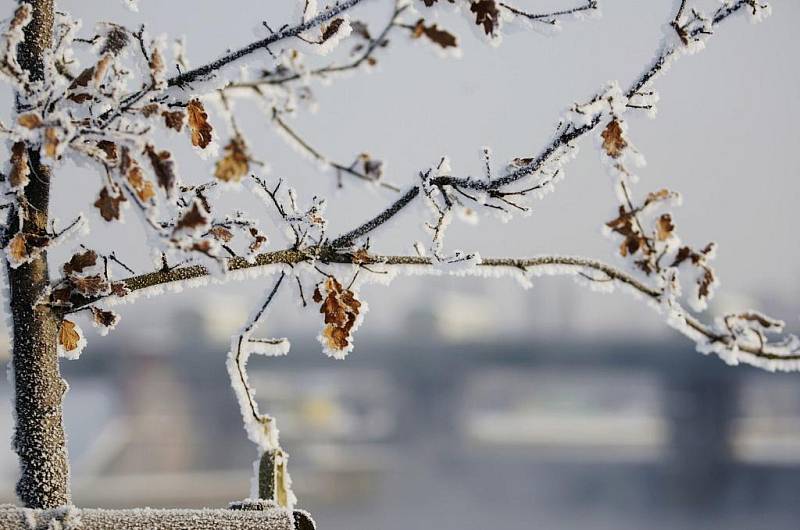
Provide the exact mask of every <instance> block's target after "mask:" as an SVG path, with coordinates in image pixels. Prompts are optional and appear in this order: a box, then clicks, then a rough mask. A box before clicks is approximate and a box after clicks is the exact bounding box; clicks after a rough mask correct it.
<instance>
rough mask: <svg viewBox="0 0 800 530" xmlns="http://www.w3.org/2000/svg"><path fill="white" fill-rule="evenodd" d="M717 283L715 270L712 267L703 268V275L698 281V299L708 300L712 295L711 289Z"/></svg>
mask: <svg viewBox="0 0 800 530" xmlns="http://www.w3.org/2000/svg"><path fill="white" fill-rule="evenodd" d="M715 281H716V276H714V271H713V269H711V268H710V267H703V275H702V276H701V277H700V279H699V280H698V281H697V285H698V289H697V297H698V298H699V299H700V300H708V297H709V295H710V294H711V287H712V286H713V285H714V282H715Z"/></svg>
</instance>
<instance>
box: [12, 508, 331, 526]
mask: <svg viewBox="0 0 800 530" xmlns="http://www.w3.org/2000/svg"><path fill="white" fill-rule="evenodd" d="M0 528H3V529H4V530H39V529H42V530H44V529H48V528H59V529H63V530H101V529H103V530H106V529H110V528H113V529H128V530H172V529H182V530H183V529H190V528H191V529H194V530H314V529H315V528H316V526H315V524H314V521H313V520H312V519H311V517H310V516H309V515H308V513H306V512H304V511H302V510H295V511H294V512H291V511H289V510H286V509H284V508H279V507H277V506H275V505H274V504H272V503H267V502H263V501H244V502H242V503H235V504H234V505H232V509H210V508H204V509H202V510H182V509H151V508H134V509H130V510H103V509H99V508H76V507H74V506H67V507H62V508H55V509H52V510H34V509H30V508H19V507H17V506H13V505H2V506H0Z"/></svg>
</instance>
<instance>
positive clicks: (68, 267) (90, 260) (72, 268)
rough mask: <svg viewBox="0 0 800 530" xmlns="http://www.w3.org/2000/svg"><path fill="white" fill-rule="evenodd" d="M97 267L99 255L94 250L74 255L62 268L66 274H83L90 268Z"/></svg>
mask: <svg viewBox="0 0 800 530" xmlns="http://www.w3.org/2000/svg"><path fill="white" fill-rule="evenodd" d="M95 265H97V253H96V252H95V251H94V250H85V251H83V252H78V253H76V254H73V256H72V257H71V258H70V260H69V261H68V262H66V263H65V264H64V266H63V267H62V268H63V270H64V274H66V275H70V274H73V273H81V272H83V271H84V270H85V269H88V268H89V267H94V266H95Z"/></svg>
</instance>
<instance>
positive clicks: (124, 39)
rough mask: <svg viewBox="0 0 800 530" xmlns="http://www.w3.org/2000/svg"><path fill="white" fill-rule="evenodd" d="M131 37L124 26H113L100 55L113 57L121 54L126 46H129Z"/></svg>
mask: <svg viewBox="0 0 800 530" xmlns="http://www.w3.org/2000/svg"><path fill="white" fill-rule="evenodd" d="M130 40H131V39H130V36H129V35H128V32H127V30H125V28H123V27H122V26H117V25H116V24H114V25H113V26H111V29H110V30H109V31H108V33H106V36H105V42H104V43H103V47H102V48H101V49H100V54H101V55H105V54H106V53H111V54H113V55H117V54H118V53H119V52H121V51H122V50H123V49H124V48H125V46H127V45H128V43H129V42H130Z"/></svg>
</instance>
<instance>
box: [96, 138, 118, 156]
mask: <svg viewBox="0 0 800 530" xmlns="http://www.w3.org/2000/svg"><path fill="white" fill-rule="evenodd" d="M97 147H98V148H100V149H101V150H102V151H103V152H104V153H105V154H106V158H107V159H108V160H111V161H114V160H116V159H117V144H115V143H114V142H111V141H109V140H100V141H99V142H97Z"/></svg>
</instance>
